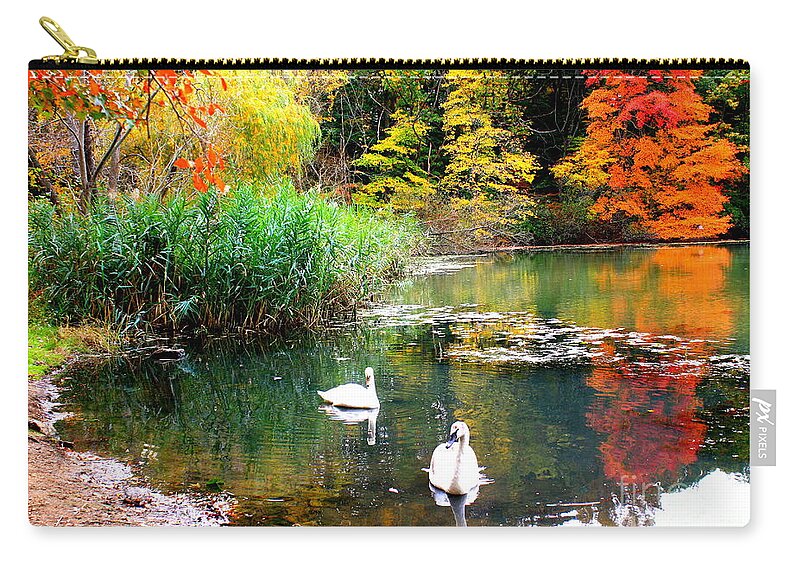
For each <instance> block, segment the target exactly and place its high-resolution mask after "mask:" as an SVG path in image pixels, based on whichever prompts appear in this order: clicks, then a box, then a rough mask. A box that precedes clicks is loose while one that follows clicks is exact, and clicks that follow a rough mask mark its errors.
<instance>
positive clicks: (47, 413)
mask: <svg viewBox="0 0 800 570" xmlns="http://www.w3.org/2000/svg"><path fill="white" fill-rule="evenodd" d="M53 377H54V376H53V375H50V376H48V377H45V378H44V379H42V380H39V381H29V382H28V418H29V422H28V520H29V522H30V523H31V524H33V525H42V526H118V525H124V526H219V525H223V524H226V523H227V522H228V518H227V514H228V512H229V511H230V509H231V508H232V504H233V503H232V501H231V500H230V498H228V497H225V496H222V495H217V496H199V495H183V494H175V495H166V494H163V493H159V492H157V491H154V490H153V489H150V488H148V487H147V485H146V482H144V481H142V480H141V479H140V478H138V477H136V476H134V475H133V474H132V473H131V470H130V468H129V467H128V466H127V465H125V464H124V463H122V462H120V461H117V460H115V459H106V458H101V457H97V456H96V455H92V454H90V453H77V452H74V451H71V450H69V449H68V448H67V447H65V445H64V442H59V440H58V437H57V435H56V433H55V430H54V429H53V421H54V419H55V414H54V412H53V406H54V404H53V402H54V401H55V398H56V396H57V391H56V388H55V386H54V385H53V383H52V379H53Z"/></svg>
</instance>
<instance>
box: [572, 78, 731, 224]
mask: <svg viewBox="0 0 800 570" xmlns="http://www.w3.org/2000/svg"><path fill="white" fill-rule="evenodd" d="M585 73H586V75H587V79H586V85H587V86H593V87H595V89H594V90H593V91H591V92H590V93H589V95H588V96H587V97H586V99H584V102H583V107H584V108H585V109H586V111H587V115H588V117H589V124H588V126H587V137H586V139H584V141H583V143H582V145H581V148H580V150H579V151H578V152H577V153H576V154H575V155H574V156H573V157H568V158H567V159H566V160H565V161H564V163H563V165H561V166H559V168H560V169H561V170H562V172H564V174H562V175H561V176H563V177H565V178H566V179H567V180H568V181H570V182H572V183H575V184H577V185H580V184H584V185H586V186H587V187H588V188H589V189H591V190H594V191H599V192H598V197H597V200H596V202H595V204H594V206H593V207H592V211H593V212H594V213H595V214H596V215H597V216H598V217H599V219H601V220H610V219H612V218H613V217H614V216H615V215H618V214H621V215H624V216H625V217H626V218H628V219H631V220H634V221H636V222H638V223H639V224H640V225H641V227H642V228H643V229H646V230H647V231H648V232H649V233H650V234H651V235H653V236H654V237H657V238H661V239H686V238H702V237H715V236H718V235H721V234H722V233H724V232H725V231H726V230H727V229H728V228H729V227H730V219H729V217H728V216H725V215H724V214H723V205H724V203H725V201H726V198H725V196H724V195H723V194H722V191H721V189H720V187H719V185H718V182H720V181H724V180H732V179H735V178H736V177H738V176H739V175H740V174H741V173H742V172H743V170H744V168H743V166H742V165H741V163H739V161H738V160H737V158H736V148H735V147H734V145H732V144H731V143H730V142H728V141H727V140H724V139H719V138H716V137H714V136H713V135H712V134H711V133H712V129H713V128H714V125H712V124H709V123H708V119H709V115H710V107H709V106H708V105H706V104H705V103H703V101H702V99H701V97H700V95H699V94H698V93H697V92H696V90H695V87H694V83H693V82H692V77H696V76H697V75H698V72H691V71H683V70H663V71H660V70H655V71H653V70H651V71H648V72H646V73H643V74H642V73H637V74H634V73H631V72H625V71H621V70H598V71H587V72H585Z"/></svg>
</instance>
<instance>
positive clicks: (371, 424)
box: [319, 405, 380, 445]
mask: <svg viewBox="0 0 800 570" xmlns="http://www.w3.org/2000/svg"><path fill="white" fill-rule="evenodd" d="M319 410H320V411H321V412H324V413H325V414H326V415H327V416H328V417H329V418H331V419H332V420H336V421H339V422H342V423H344V424H346V425H358V424H359V423H361V422H364V421H366V422H367V445H375V437H376V434H377V432H378V412H379V411H380V408H370V409H355V408H340V407H338V406H331V405H326V406H320V407H319Z"/></svg>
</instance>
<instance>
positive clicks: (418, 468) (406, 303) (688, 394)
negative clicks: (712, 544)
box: [58, 244, 750, 526]
mask: <svg viewBox="0 0 800 570" xmlns="http://www.w3.org/2000/svg"><path fill="white" fill-rule="evenodd" d="M748 270H749V247H748V246H747V245H746V244H731V245H692V246H680V247H652V248H620V249H599V250H577V249H576V250H567V249H559V250H551V251H538V252H535V253H517V254H513V255H510V254H502V255H492V256H478V257H456V258H438V259H430V260H425V261H424V262H422V263H420V265H419V267H417V268H416V270H415V272H414V275H412V276H411V277H410V278H409V279H407V280H406V281H404V282H402V283H400V284H398V285H397V286H396V287H395V288H394V289H393V290H392V291H390V292H389V293H388V294H387V295H385V296H384V298H383V299H382V300H381V302H380V303H378V304H375V305H374V306H371V307H369V308H368V309H366V310H365V311H363V313H362V314H361V315H360V318H359V322H358V324H356V325H352V324H350V325H339V326H337V327H335V329H334V330H332V331H331V332H329V333H326V334H324V335H317V336H316V337H314V338H307V339H299V340H294V341H286V342H282V343H278V344H276V343H271V344H270V343H265V342H264V341H263V340H262V341H259V340H238V341H231V340H226V339H217V340H211V341H207V342H204V343H203V344H202V345H188V346H186V348H187V356H186V358H185V359H183V360H180V361H178V362H172V363H159V362H156V361H153V360H148V359H132V358H121V359H116V360H110V361H107V362H102V363H99V364H97V365H93V366H86V367H82V368H77V369H74V370H72V371H70V374H69V375H68V376H67V377H66V378H65V379H64V380H63V385H64V388H65V390H64V393H63V395H62V400H63V402H64V408H65V411H67V412H70V413H71V415H70V416H69V417H67V418H66V419H65V420H63V421H62V422H60V424H59V426H58V428H59V430H60V431H61V433H62V437H64V438H66V439H69V440H72V441H74V442H75V444H76V448H78V449H88V450H93V451H97V452H99V453H104V454H109V455H112V456H117V457H121V458H123V459H125V460H128V461H130V462H132V463H133V464H135V465H137V466H138V467H139V469H140V470H141V472H142V473H143V474H144V475H146V476H147V477H149V478H150V480H151V481H152V482H153V484H154V485H156V486H157V487H159V488H161V489H164V490H168V491H186V490H189V491H192V490H194V491H204V490H208V489H224V490H225V491H228V492H230V493H232V494H233V495H234V496H235V497H236V501H237V506H236V509H235V513H234V515H233V519H232V523H233V524H241V525H294V524H299V525H453V524H455V521H456V519H457V518H458V517H459V515H461V516H463V517H464V519H465V520H466V523H467V524H468V525H470V526H477V525H514V526H517V525H525V526H527V525H534V526H567V525H687V524H690V525H703V524H710V525H721V524H722V525H742V524H745V523H746V522H747V519H748V516H749V507H748V505H749V467H748V463H749V457H748V454H749V450H748V446H749V439H748V433H749V432H748V421H749V420H748V418H749V415H748V414H749V411H748V390H749V374H750V367H749V356H748V353H749V275H748ZM366 366H372V367H373V368H374V369H375V376H376V382H377V389H378V394H379V396H380V399H381V408H380V411H379V412H378V413H377V415H376V414H356V415H349V416H348V415H346V414H345V415H342V414H337V413H336V410H331V409H327V410H326V409H325V408H323V407H322V406H321V402H320V399H319V397H318V396H317V393H316V390H324V389H328V388H330V387H332V386H336V385H338V384H341V383H344V382H363V370H364V368H365V367H366ZM455 419H460V420H463V421H465V422H467V424H468V425H469V427H470V430H471V434H472V440H471V445H472V447H473V449H474V450H475V452H476V454H477V456H478V460H479V462H480V464H481V465H483V466H485V470H484V474H485V476H486V477H487V484H485V485H482V486H481V487H480V488H479V489H476V490H475V492H473V493H472V494H471V495H470V496H469V497H468V498H467V500H466V501H461V502H460V503H461V504H459V502H458V501H455V500H453V501H452V503H453V504H452V505H450V506H448V505H447V503H448V498H447V497H446V496H442V494H441V493H438V494H435V493H432V489H430V488H429V486H428V481H427V474H426V473H425V472H424V471H423V468H426V467H427V466H428V462H429V461H430V454H431V452H432V451H433V449H434V448H435V447H436V445H437V444H438V443H441V442H442V441H444V440H445V439H446V436H447V430H448V426H449V425H450V423H451V422H453V421H454V420H455ZM488 481H491V482H488ZM434 495H435V496H434ZM464 502H466V503H469V504H466V505H464V504H463V503H464ZM460 511H461V512H460Z"/></svg>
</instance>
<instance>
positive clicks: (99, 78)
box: [28, 69, 228, 192]
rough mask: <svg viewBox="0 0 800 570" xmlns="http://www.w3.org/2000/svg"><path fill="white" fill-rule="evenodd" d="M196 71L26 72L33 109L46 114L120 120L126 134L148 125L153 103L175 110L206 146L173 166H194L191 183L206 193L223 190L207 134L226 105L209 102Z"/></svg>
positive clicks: (220, 167) (224, 85) (221, 164)
mask: <svg viewBox="0 0 800 570" xmlns="http://www.w3.org/2000/svg"><path fill="white" fill-rule="evenodd" d="M197 74H202V75H206V76H212V77H213V76H216V74H215V73H214V72H211V71H209V70H199V71H198V72H197ZM197 74H196V73H195V72H194V71H191V70H171V69H158V70H152V71H148V70H128V71H111V70H99V69H92V70H87V71H84V70H64V69H61V70H59V69H55V70H51V69H34V70H29V72H28V91H29V95H30V104H31V107H32V108H35V109H37V110H38V111H39V112H41V113H42V114H43V115H45V116H50V117H52V116H54V115H55V116H65V115H67V114H73V115H75V116H77V117H78V118H79V119H86V118H89V119H91V120H94V121H105V122H107V123H108V122H110V123H112V124H114V123H116V124H117V125H118V126H119V127H122V128H123V129H125V132H129V130H130V129H134V128H137V127H141V126H143V125H145V124H146V123H147V120H148V118H149V117H150V112H149V111H150V105H151V104H152V105H155V106H156V107H159V108H164V109H171V110H172V111H174V113H175V115H176V116H177V117H178V119H179V120H180V121H181V123H182V127H181V132H186V131H187V129H185V128H184V127H185V126H186V125H189V127H190V128H189V129H188V132H187V134H189V133H191V135H194V136H195V137H196V138H197V139H199V141H200V144H201V145H202V146H203V147H204V148H206V149H208V150H207V151H206V152H205V155H204V156H202V157H198V158H196V159H194V160H191V159H187V158H183V157H181V158H178V159H177V160H175V161H174V163H173V165H174V167H175V168H178V169H182V170H185V169H189V168H191V169H193V172H192V184H193V186H194V188H195V189H196V190H198V191H201V192H205V191H207V190H208V188H209V187H210V186H211V185H212V184H213V185H215V186H216V187H217V188H219V189H220V190H221V191H225V188H226V186H225V184H224V182H223V180H222V178H221V177H220V174H219V171H221V170H223V169H224V167H225V166H224V162H223V160H222V158H221V157H220V155H219V153H218V152H217V151H216V150H214V149H213V148H212V145H211V141H210V140H208V139H209V138H210V134H209V133H208V132H207V131H208V126H209V125H208V120H209V119H208V117H211V116H213V115H215V114H216V113H218V112H219V113H224V109H223V108H222V107H221V106H220V105H219V104H217V103H214V102H210V101H209V100H208V99H209V96H208V94H209V93H212V94H213V91H211V90H210V89H203V90H202V92H201V91H199V90H198V87H197V85H196V83H197V82H198V81H200V79H198V78H197V77H196V75H197ZM204 81H205V80H204ZM220 85H221V88H222V89H227V87H228V86H227V83H226V82H225V80H224V79H223V78H221V77H220ZM212 100H213V99H212Z"/></svg>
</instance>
